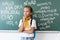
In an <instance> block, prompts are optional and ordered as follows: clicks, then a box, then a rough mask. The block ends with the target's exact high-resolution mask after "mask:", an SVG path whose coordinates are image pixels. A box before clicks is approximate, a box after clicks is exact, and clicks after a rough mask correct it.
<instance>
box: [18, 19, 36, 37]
mask: <svg viewBox="0 0 60 40" xmlns="http://www.w3.org/2000/svg"><path fill="white" fill-rule="evenodd" d="M22 22H23V21H22V19H21V20H20V22H19V26H18V27H20V26H21V24H22ZM28 22H29V26H28V28H26V29H25V30H30V29H31V27H35V29H36V21H35V20H34V19H32V24H30V22H31V19H30V20H29V21H28ZM27 35H28V37H33V36H34V33H32V34H28V33H27Z"/></svg>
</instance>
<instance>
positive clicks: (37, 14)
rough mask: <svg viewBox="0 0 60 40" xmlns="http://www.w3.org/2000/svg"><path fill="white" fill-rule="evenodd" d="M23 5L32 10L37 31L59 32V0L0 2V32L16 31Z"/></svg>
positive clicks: (13, 0) (0, 0) (9, 0)
mask: <svg viewBox="0 0 60 40" xmlns="http://www.w3.org/2000/svg"><path fill="white" fill-rule="evenodd" d="M25 5H29V6H31V7H32V8H33V18H34V19H35V20H36V25H37V30H40V31H60V0H0V30H17V29H18V25H19V21H20V19H22V17H23V8H24V6H25Z"/></svg>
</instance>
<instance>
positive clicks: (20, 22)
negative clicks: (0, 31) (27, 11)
mask: <svg viewBox="0 0 60 40" xmlns="http://www.w3.org/2000/svg"><path fill="white" fill-rule="evenodd" d="M21 24H22V19H21V20H20V21H19V25H18V27H20V26H21Z"/></svg>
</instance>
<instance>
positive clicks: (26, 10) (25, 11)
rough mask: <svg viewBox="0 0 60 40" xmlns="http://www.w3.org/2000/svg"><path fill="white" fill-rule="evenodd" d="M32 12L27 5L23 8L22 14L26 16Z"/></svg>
mask: <svg viewBox="0 0 60 40" xmlns="http://www.w3.org/2000/svg"><path fill="white" fill-rule="evenodd" d="M31 14H32V12H31V11H30V9H29V8H28V7H25V8H24V16H25V17H28V16H30V15H31Z"/></svg>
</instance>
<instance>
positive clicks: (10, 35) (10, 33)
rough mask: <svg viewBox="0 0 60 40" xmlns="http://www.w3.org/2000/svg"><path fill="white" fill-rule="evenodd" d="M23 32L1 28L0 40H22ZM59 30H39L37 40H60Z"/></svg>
mask: <svg viewBox="0 0 60 40" xmlns="http://www.w3.org/2000/svg"><path fill="white" fill-rule="evenodd" d="M20 36H21V34H20V33H19V32H18V31H17V30H0V40H20ZM59 39H60V33H59V32H58V31H55V32H54V31H50V32H49V31H37V33H36V38H35V40H59Z"/></svg>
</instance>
